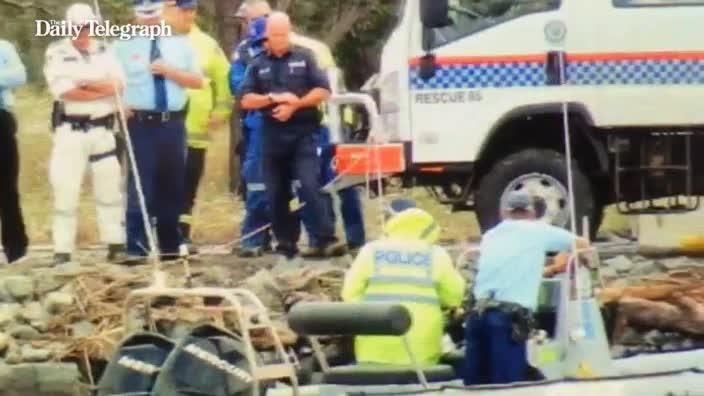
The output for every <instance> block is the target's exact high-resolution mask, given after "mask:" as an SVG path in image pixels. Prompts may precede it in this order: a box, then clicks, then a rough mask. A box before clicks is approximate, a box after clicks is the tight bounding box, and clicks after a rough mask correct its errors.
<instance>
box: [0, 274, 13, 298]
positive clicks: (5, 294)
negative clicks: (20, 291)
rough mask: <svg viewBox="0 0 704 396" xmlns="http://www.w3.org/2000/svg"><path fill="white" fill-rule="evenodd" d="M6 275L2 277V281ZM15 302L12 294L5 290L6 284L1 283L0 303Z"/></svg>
mask: <svg viewBox="0 0 704 396" xmlns="http://www.w3.org/2000/svg"><path fill="white" fill-rule="evenodd" d="M3 277H4V275H0V279H2V278H3ZM12 302H15V299H14V298H12V296H11V295H10V293H9V292H8V291H7V289H5V283H4V282H0V303H12Z"/></svg>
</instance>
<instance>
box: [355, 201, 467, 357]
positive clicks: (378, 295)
mask: <svg viewBox="0 0 704 396" xmlns="http://www.w3.org/2000/svg"><path fill="white" fill-rule="evenodd" d="M391 206H392V209H393V210H392V215H391V217H390V218H389V219H388V221H387V222H386V225H385V226H384V233H385V237H384V238H383V239H381V240H378V241H374V242H370V243H368V244H366V245H365V246H364V247H363V248H362V249H361V250H360V252H359V254H358V255H357V258H356V259H355V261H354V263H353V264H352V267H351V268H350V270H349V271H348V273H347V274H346V276H345V281H344V285H343V288H342V299H343V300H344V301H345V302H368V303H375V302H383V303H399V304H402V305H403V306H405V307H406V308H407V309H408V311H409V313H410V314H411V320H412V324H411V328H410V329H409V330H408V332H407V333H406V336H407V337H408V340H409V343H410V348H411V350H412V351H413V354H414V355H415V357H416V359H417V361H418V363H419V364H421V365H435V364H437V363H438V361H439V360H440V357H441V355H442V338H443V329H444V315H443V311H442V309H443V308H457V307H459V306H460V305H461V304H462V301H463V297H464V290H465V281H464V279H463V278H462V275H460V273H459V272H458V271H457V270H456V269H455V267H454V265H453V264H452V259H451V258H450V255H449V254H448V252H447V251H446V250H445V249H444V248H442V247H440V246H437V245H435V243H436V242H437V240H438V238H439V235H440V228H439V227H438V225H437V223H436V222H435V219H433V217H432V216H431V215H430V214H428V213H427V212H425V211H424V210H421V209H418V208H415V207H414V204H413V203H409V202H408V201H405V200H398V201H395V202H393V203H392V205H391ZM355 355H356V360H357V362H358V363H377V364H397V365H409V364H411V361H410V359H409V357H408V353H407V351H406V349H405V347H404V345H403V341H402V339H401V337H395V336H359V337H357V338H356V340H355Z"/></svg>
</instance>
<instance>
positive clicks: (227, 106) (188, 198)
mask: <svg viewBox="0 0 704 396" xmlns="http://www.w3.org/2000/svg"><path fill="white" fill-rule="evenodd" d="M197 5H198V2H197V1H195V0H190V1H183V0H179V1H170V2H167V3H166V9H165V13H164V16H165V19H166V21H167V23H169V24H170V25H171V26H172V28H173V30H174V31H175V32H176V33H180V34H187V35H188V36H189V38H190V39H191V42H192V44H193V48H194V49H195V52H196V57H197V59H198V63H199V64H200V67H201V68H202V69H203V74H204V76H205V77H206V80H205V84H204V85H203V88H202V89H197V90H194V89H190V90H188V114H187V115H186V132H187V133H188V155H187V159H186V184H185V197H184V202H183V211H182V214H181V217H180V224H181V232H182V234H183V239H184V242H185V243H187V244H189V245H190V244H191V240H190V234H191V224H192V215H191V212H192V210H193V206H194V204H195V197H196V194H197V192H198V185H199V184H200V179H201V177H202V175H203V170H204V167H205V155H206V150H207V148H208V144H209V140H210V134H211V133H212V132H213V131H214V130H215V129H217V128H219V127H220V126H222V125H225V123H226V121H227V120H228V119H229V117H230V113H231V111H232V103H233V99H232V95H231V93H230V85H229V80H228V73H229V71H230V62H229V60H228V57H227V56H226V55H225V53H224V52H223V50H222V49H221V48H220V46H219V45H218V43H217V41H215V40H214V39H213V38H212V37H210V36H209V35H207V34H205V33H204V32H203V31H202V30H200V28H198V26H197V25H195V24H194V21H195V17H196V8H197ZM190 251H191V253H196V249H195V248H194V247H193V246H190Z"/></svg>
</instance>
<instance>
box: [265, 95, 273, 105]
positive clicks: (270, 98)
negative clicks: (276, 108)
mask: <svg viewBox="0 0 704 396" xmlns="http://www.w3.org/2000/svg"><path fill="white" fill-rule="evenodd" d="M266 97H267V98H268V99H269V103H271V104H273V103H274V95H272V94H268V95H266Z"/></svg>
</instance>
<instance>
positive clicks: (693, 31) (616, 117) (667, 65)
mask: <svg viewBox="0 0 704 396" xmlns="http://www.w3.org/2000/svg"><path fill="white" fill-rule="evenodd" d="M595 3H600V4H599V5H596V6H597V7H604V10H603V12H601V13H600V14H601V15H603V17H601V18H599V19H598V20H597V21H595V23H597V24H598V29H597V34H598V38H599V41H598V43H599V48H598V54H594V55H595V56H594V57H592V59H583V62H582V63H583V65H582V67H583V68H588V69H590V74H591V75H593V76H594V79H593V81H591V83H592V84H594V85H596V89H597V102H596V107H595V114H594V116H595V118H596V121H597V122H598V123H599V124H600V125H603V126H637V125H648V126H651V125H665V126H670V125H701V124H704V111H702V104H701V101H702V97H704V41H702V40H701V37H704V23H702V21H704V0H686V1H683V0H607V1H600V2H595Z"/></svg>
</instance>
